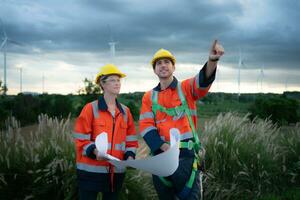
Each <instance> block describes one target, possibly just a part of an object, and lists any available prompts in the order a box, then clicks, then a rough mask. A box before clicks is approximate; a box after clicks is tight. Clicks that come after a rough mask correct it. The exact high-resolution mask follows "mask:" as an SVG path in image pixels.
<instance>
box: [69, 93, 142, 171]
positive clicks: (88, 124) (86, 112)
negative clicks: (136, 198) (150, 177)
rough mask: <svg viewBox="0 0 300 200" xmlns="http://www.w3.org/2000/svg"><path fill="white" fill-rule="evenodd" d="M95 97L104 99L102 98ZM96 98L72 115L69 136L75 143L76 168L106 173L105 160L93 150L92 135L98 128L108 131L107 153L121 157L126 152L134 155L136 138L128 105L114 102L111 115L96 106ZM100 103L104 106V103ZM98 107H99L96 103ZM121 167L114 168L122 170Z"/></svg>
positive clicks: (97, 133) (93, 141) (93, 137)
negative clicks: (72, 130) (73, 127)
mask: <svg viewBox="0 0 300 200" xmlns="http://www.w3.org/2000/svg"><path fill="white" fill-rule="evenodd" d="M99 101H101V102H102V103H103V102H104V104H105V106H106V103H105V101H104V98H103V97H102V98H101V97H100V98H99ZM99 101H98V100H96V101H93V102H91V103H88V104H87V105H85V106H84V108H83V109H82V111H81V113H80V115H79V117H78V118H77V119H76V123H75V130H74V132H73V137H74V139H75V143H76V165H77V169H78V170H82V171H86V172H92V173H110V172H111V171H110V170H109V166H111V164H110V163H109V162H107V161H98V160H96V159H95V158H96V157H95V155H94V154H93V150H94V149H95V139H96V137H97V135H99V134H101V133H102V132H106V133H107V134H108V152H107V153H108V154H110V155H112V156H115V157H117V158H119V159H120V160H123V159H124V155H125V154H126V153H129V152H130V153H131V155H135V153H136V149H137V147H138V141H137V136H136V131H135V127H134V122H133V118H132V115H131V113H130V110H129V109H128V107H126V106H124V105H123V104H119V103H118V102H117V109H116V112H115V117H113V116H112V114H111V113H110V112H109V111H108V110H107V106H106V109H105V108H99V105H100V104H101V102H100V104H99ZM105 106H104V107H105ZM100 107H103V106H101V105H100ZM124 171H125V169H118V168H115V169H114V173H123V172H124Z"/></svg>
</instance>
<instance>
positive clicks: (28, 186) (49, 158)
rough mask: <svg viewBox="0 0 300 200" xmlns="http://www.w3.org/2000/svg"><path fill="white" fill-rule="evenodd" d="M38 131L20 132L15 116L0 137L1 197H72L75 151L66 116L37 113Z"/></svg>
mask: <svg viewBox="0 0 300 200" xmlns="http://www.w3.org/2000/svg"><path fill="white" fill-rule="evenodd" d="M38 121H39V123H38V128H37V131H35V132H31V133H30V134H27V135H25V134H22V133H21V129H20V126H19V123H18V122H17V121H16V120H15V119H14V118H9V119H8V120H7V122H6V126H7V127H6V131H2V132H1V141H0V152H1V154H0V169H1V174H0V177H1V179H0V180H1V181H0V195H1V196H0V197H1V199H63V198H68V199H74V195H73V194H75V193H76V192H75V189H76V185H75V168H74V161H75V151H74V146H73V144H72V142H71V141H72V138H71V134H70V130H71V127H70V126H69V125H70V123H69V118H68V119H65V120H58V119H56V118H54V119H53V118H48V117H47V116H46V115H40V116H39V118H38Z"/></svg>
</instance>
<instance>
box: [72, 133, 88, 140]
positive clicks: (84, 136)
mask: <svg viewBox="0 0 300 200" xmlns="http://www.w3.org/2000/svg"><path fill="white" fill-rule="evenodd" d="M72 135H73V138H74V139H80V140H90V139H91V134H85V133H78V132H75V131H74V132H73V134H72Z"/></svg>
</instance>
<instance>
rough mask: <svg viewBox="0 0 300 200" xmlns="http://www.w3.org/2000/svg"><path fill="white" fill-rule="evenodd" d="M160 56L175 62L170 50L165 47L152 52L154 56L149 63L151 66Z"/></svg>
mask: <svg viewBox="0 0 300 200" xmlns="http://www.w3.org/2000/svg"><path fill="white" fill-rule="evenodd" d="M160 58H169V59H171V60H172V62H173V64H175V63H176V59H175V57H174V56H173V55H172V53H171V52H170V51H168V50H166V49H160V50H158V51H157V52H156V53H155V54H154V56H153V58H152V61H151V64H152V66H153V67H154V65H155V62H156V61H157V60H158V59H160Z"/></svg>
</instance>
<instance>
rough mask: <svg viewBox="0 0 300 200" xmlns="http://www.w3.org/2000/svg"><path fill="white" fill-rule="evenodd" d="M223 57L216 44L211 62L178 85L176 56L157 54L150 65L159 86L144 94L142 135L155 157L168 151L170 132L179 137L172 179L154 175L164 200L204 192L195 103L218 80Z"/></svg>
mask: <svg viewBox="0 0 300 200" xmlns="http://www.w3.org/2000/svg"><path fill="white" fill-rule="evenodd" d="M223 54H224V49H223V47H222V46H221V45H220V44H219V43H218V42H217V40H215V41H214V42H213V44H212V47H211V49H210V51H209V56H208V61H207V63H205V65H204V66H203V67H202V69H201V70H200V71H199V72H198V73H197V74H196V75H195V76H194V77H191V78H189V79H186V80H183V81H181V82H180V81H178V80H177V79H176V78H175V77H174V76H173V73H174V71H175V64H176V59H175V56H174V55H173V54H172V53H171V52H170V51H168V50H165V49H160V50H158V51H157V52H156V53H155V54H154V56H153V58H152V60H151V65H152V67H153V71H154V73H155V74H156V75H157V77H158V79H159V84H158V85H157V86H156V87H155V88H153V89H152V90H151V91H148V92H146V93H145V94H144V96H143V99H142V108H141V112H140V121H139V127H140V134H141V136H142V137H143V138H144V140H145V142H146V143H147V145H148V146H149V148H150V150H151V152H152V154H153V155H157V154H159V153H161V152H164V151H167V150H168V149H169V142H170V130H171V129H173V130H174V128H175V129H177V130H178V132H179V133H180V134H179V137H180V155H179V166H178V168H177V170H176V171H175V172H174V174H172V175H171V176H169V177H158V176H155V175H153V176H152V177H153V183H154V187H155V189H156V191H157V194H158V197H159V199H161V200H167V199H170V200H171V199H175V198H176V197H177V198H179V199H189V200H192V199H195V200H196V199H199V197H200V196H201V193H202V192H201V190H202V181H201V176H202V173H201V169H202V168H203V164H201V163H202V161H203V160H202V157H201V156H200V155H201V154H200V153H201V152H203V148H202V146H201V143H200V141H199V138H198V133H197V107H196V101H197V100H199V99H200V98H202V97H204V96H205V95H206V94H207V92H208V90H209V88H210V87H211V84H212V83H213V81H214V79H215V74H216V67H217V63H218V61H219V59H220V58H221V56H222V55H223Z"/></svg>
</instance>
